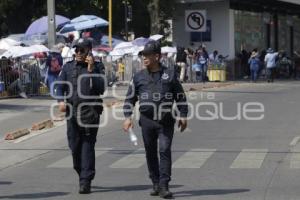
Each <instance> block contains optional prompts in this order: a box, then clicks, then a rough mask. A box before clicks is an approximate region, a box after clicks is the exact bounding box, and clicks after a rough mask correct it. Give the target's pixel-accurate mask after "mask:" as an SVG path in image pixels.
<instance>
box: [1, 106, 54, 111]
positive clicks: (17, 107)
mask: <svg viewBox="0 0 300 200" xmlns="http://www.w3.org/2000/svg"><path fill="white" fill-rule="evenodd" d="M49 107H50V105H49V106H41V105H12V104H0V110H1V109H5V111H4V112H7V111H6V110H14V111H24V110H28V109H37V108H39V109H40V110H42V111H44V110H49Z"/></svg>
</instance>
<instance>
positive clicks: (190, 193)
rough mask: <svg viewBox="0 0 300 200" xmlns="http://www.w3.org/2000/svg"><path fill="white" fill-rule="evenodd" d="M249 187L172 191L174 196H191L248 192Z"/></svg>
mask: <svg viewBox="0 0 300 200" xmlns="http://www.w3.org/2000/svg"><path fill="white" fill-rule="evenodd" d="M249 191H250V190H249V189H212V190H189V191H180V192H174V193H173V194H174V197H192V196H207V195H225V194H232V193H242V192H249Z"/></svg>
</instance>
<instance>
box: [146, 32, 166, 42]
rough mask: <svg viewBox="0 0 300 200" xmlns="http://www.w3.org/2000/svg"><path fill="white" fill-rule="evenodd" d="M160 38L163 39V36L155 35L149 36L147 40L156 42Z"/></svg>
mask: <svg viewBox="0 0 300 200" xmlns="http://www.w3.org/2000/svg"><path fill="white" fill-rule="evenodd" d="M162 37H164V36H163V35H159V34H156V35H151V36H150V37H149V39H151V40H155V41H157V40H160V39H161V38H162Z"/></svg>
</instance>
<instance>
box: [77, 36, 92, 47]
mask: <svg viewBox="0 0 300 200" xmlns="http://www.w3.org/2000/svg"><path fill="white" fill-rule="evenodd" d="M78 47H79V48H90V49H91V48H92V47H93V43H92V40H91V39H89V38H79V39H77V40H75V42H74V45H73V48H78Z"/></svg>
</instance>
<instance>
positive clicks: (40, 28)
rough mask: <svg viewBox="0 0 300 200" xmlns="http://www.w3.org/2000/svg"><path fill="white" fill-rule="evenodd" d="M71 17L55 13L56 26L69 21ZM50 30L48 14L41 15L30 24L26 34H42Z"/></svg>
mask: <svg viewBox="0 0 300 200" xmlns="http://www.w3.org/2000/svg"><path fill="white" fill-rule="evenodd" d="M69 21H70V19H68V18H66V17H64V16H61V15H55V23H56V28H57V27H61V26H63V25H64V24H66V23H68V22H69ZM46 32H48V16H44V17H41V18H39V19H37V20H35V21H34V22H32V23H31V24H30V26H29V27H28V28H27V30H26V32H25V36H29V35H35V34H42V33H46Z"/></svg>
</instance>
